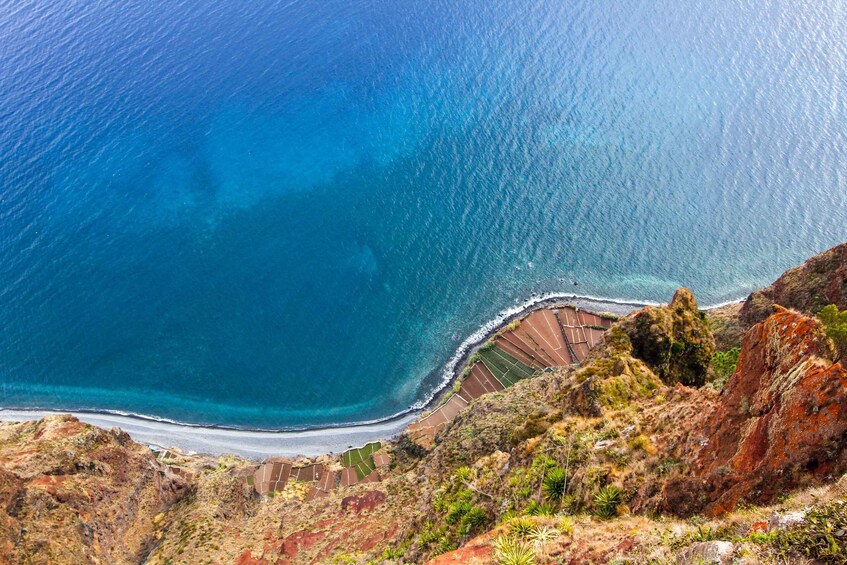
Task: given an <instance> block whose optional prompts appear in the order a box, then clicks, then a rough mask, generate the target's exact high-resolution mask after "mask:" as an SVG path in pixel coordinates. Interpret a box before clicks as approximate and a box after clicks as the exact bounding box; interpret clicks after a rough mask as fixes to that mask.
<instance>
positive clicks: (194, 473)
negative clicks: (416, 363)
mask: <svg viewBox="0 0 847 565" xmlns="http://www.w3.org/2000/svg"><path fill="white" fill-rule="evenodd" d="M845 249H847V246H840V247H838V248H835V249H833V250H831V251H829V252H827V253H825V254H823V255H822V256H819V258H816V259H814V260H810V261H809V262H807V264H806V265H804V266H803V267H800V268H798V269H799V270H798V269H792V271H789V272H788V273H786V274H785V275H783V277H781V278H780V281H777V283H774V285H772V286H771V287H769V289H765V291H762V292H761V293H758V294H757V293H754V295H753V296H751V298H750V299H749V300H748V301H747V302H746V303H745V304H744V305H743V306H739V305H732V306H730V307H726V308H723V309H721V310H720V311H717V312H714V311H712V312H709V313H702V312H701V311H700V310H699V309H698V306H697V302H696V300H695V298H694V296H693V294H692V293H691V292H690V291H688V290H686V289H680V290H679V291H678V292H677V293H676V294H675V295H674V297H673V299H672V300H671V302H670V303H669V304H668V305H667V306H661V307H649V308H644V309H642V310H639V311H637V312H635V313H633V314H631V315H630V316H628V317H626V318H624V319H622V320H618V321H617V322H615V323H613V324H608V323H607V324H606V325H605V326H602V327H601V326H599V325H598V326H597V327H596V328H595V327H592V330H595V331H597V332H598V335H599V336H600V338H598V339H601V340H602V343H600V344H598V345H596V346H594V347H593V348H591V349H590V351H589V350H588V349H587V348H586V353H585V355H584V357H581V359H582V361H581V363H579V364H578V365H576V364H573V365H568V366H559V367H555V366H554V367H551V366H544V367H543V368H542V369H539V370H538V371H537V372H536V373H535V374H534V375H533V376H532V377H527V378H524V379H520V380H519V381H517V382H515V383H514V384H513V385H512V386H510V387H508V388H505V389H502V390H497V391H492V392H486V393H485V394H482V395H481V396H479V397H476V398H472V399H471V400H470V402H469V403H468V404H467V406H466V407H464V408H463V409H462V410H461V411H459V412H458V413H457V414H455V415H454V417H453V418H452V419H450V420H448V421H446V422H444V424H443V425H442V426H439V427H438V429H437V430H436V431H434V432H433V433H432V434H431V436H432V437H430V438H429V439H430V441H428V442H427V444H426V448H425V447H424V446H422V445H421V444H419V443H415V442H414V441H412V440H410V439H409V438H408V437H403V438H400V439H398V440H396V441H392V442H383V444H382V445H381V447H380V449H379V454H380V455H379V458H378V461H379V465H380V473H379V474H380V476H381V479H382V480H381V481H380V482H372V481H369V480H364V479H363V480H361V481H360V482H356V481H353V480H352V477H353V475H350V474H349V473H351V471H350V470H349V469H347V470H346V471H345V470H344V469H342V468H341V467H340V463H339V461H338V458H334V457H330V456H322V457H319V458H316V459H308V460H307V459H298V460H294V461H284V462H283V461H278V460H275V459H274V460H272V462H270V463H268V465H266V466H263V467H261V468H263V469H267V468H269V467H270V468H271V469H276V467H279V468H280V469H287V470H290V472H289V473H288V474H286V475H285V477H287V479H286V481H281V482H280V481H277V483H276V488H274V489H268V490H265V491H262V492H263V494H262V495H260V494H258V492H257V489H256V488H255V485H256V483H255V480H256V479H255V477H256V473H257V469H259V467H258V466H257V464H256V462H252V461H247V460H244V459H241V458H238V457H232V456H221V457H208V456H185V455H182V454H180V453H179V452H178V451H176V450H174V451H169V452H167V453H165V454H160V455H159V456H156V455H155V454H154V453H152V452H151V451H150V450H149V449H148V448H146V447H144V446H140V445H137V444H135V443H133V442H132V441H130V440H129V438H128V437H127V436H126V434H123V433H122V432H120V431H118V430H111V431H105V430H98V429H96V428H92V427H91V426H86V425H84V424H82V423H80V422H79V421H77V420H75V419H74V418H71V417H51V418H47V419H45V420H42V421H39V422H27V423H21V424H2V425H0V562H9V563H140V562H146V563H151V564H171V563H192V564H193V563H237V564H240V565H270V564H286V563H398V564H399V563H420V562H426V561H428V560H432V561H433V562H434V563H491V562H499V563H563V562H564V563H610V562H620V563H667V562H679V563H703V562H707V563H729V562H733V561H737V562H745V563H760V562H774V563H781V562H796V561H798V560H800V559H810V560H811V559H814V560H816V561H810V562H823V563H845V562H847V503H845V498H847V475H845V476H843V474H844V473H845V471H847V449H845V448H847V439H846V438H847V372H845V369H844V368H843V367H842V365H841V364H840V363H838V362H836V361H835V354H834V352H833V349H832V343H831V342H830V340H829V338H828V337H827V335H826V333H825V332H824V330H823V328H822V326H821V324H820V322H819V321H818V320H817V319H815V318H814V317H813V316H812V315H811V313H812V312H814V311H815V310H816V308H817V306H818V305H819V304H822V303H823V302H830V301H831V302H834V303H838V304H840V305H841V307H842V308H844V304H843V297H844V291H843V280H844V279H843V276H844V272H845V268H847V254H845V252H844V250H845ZM803 277H808V281H807V283H804V282H803ZM786 303H787V305H788V306H791V305H793V306H794V307H795V308H800V309H802V310H803V312H800V311H795V310H789V309H786V308H783V307H780V306H778V305H779V304H786ZM609 326H611V327H609ZM539 335H540V334H539ZM742 335H743V340H742V337H741V336H742ZM523 338H524V339H526V340H530V339H531V338H532V334H531V332H529V331H527V332H526V335H525V336H524V337H523ZM539 339H541V338H540V337H539ZM516 343H517V342H516ZM505 346H508V344H504V347H505ZM731 347H739V351H738V352H737V353H738V354H739V356H738V362H737V365H735V364H734V361H733V363H732V364H731V365H730V366H729V367H730V368H729V369H727V376H728V380H726V383H725V385H724V384H723V380H720V381H714V382H709V381H710V378H711V376H712V373H713V372H714V359H715V357H716V355H715V353H716V351H717V350H726V349H727V348H731ZM513 351H514V352H515V354H519V352H518V351H517V350H513ZM528 359H529V357H528ZM529 360H530V361H531V359H529ZM733 367H734V369H733ZM724 368H725V367H724ZM730 375H731V376H730ZM376 462H377V458H374V459H373V464H374V465H376V464H377V463H376ZM286 465H287V467H286ZM318 468H319V469H321V470H322V472H323V473H324V474H323V475H321V476H322V477H327V480H326V482H327V483H329V482H332V480H331V479H332V478H335V479H336V480H335V483H333V484H334V485H335V488H327V489H317V488H316V483H315V482H314V480H313V481H312V482H309V481H308V480H303V478H302V476H301V474H300V473H296V472H294V471H293V470H297V469H312V470H314V469H318ZM345 472H346V473H348V475H346V476H347V477H348V478H350V479H351V481H350V484H347V483H345V482H344V481H343V480H342V481H338V480H337V479H338V477H340V476H343V475H344V473H345ZM277 474H279V473H277ZM264 493H266V494H264Z"/></svg>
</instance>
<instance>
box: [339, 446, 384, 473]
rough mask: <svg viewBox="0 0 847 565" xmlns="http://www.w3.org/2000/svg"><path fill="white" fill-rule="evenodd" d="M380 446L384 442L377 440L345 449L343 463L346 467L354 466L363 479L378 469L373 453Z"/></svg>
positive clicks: (342, 457) (342, 455)
mask: <svg viewBox="0 0 847 565" xmlns="http://www.w3.org/2000/svg"><path fill="white" fill-rule="evenodd" d="M380 447H382V444H381V443H379V442H378V441H375V442H372V443H368V444H366V445H365V446H363V447H359V448H356V449H350V450H348V451H345V452H344V453H342V454H341V464H342V465H344V466H345V467H353V469H354V470H355V471H356V476H357V477H359V480H360V481H361V480H362V479H364V478H365V477H367V476H368V475H369V474H370V473H371V472H373V470H374V469H376V465H375V464H374V459H373V454H374V453H375V452H376V451H379V448H380Z"/></svg>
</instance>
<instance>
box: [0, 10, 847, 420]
mask: <svg viewBox="0 0 847 565" xmlns="http://www.w3.org/2000/svg"><path fill="white" fill-rule="evenodd" d="M845 135H847V14H845V8H844V7H843V6H842V5H841V4H839V3H823V2H802V1H796V2H766V1H761V0H751V1H749V2H748V1H744V2H729V1H722V0H719V1H714V0H704V1H689V2H680V1H678V0H667V1H656V2H641V1H635V0H623V1H620V2H605V1H596V0H587V1H584V2H579V1H564V0H551V1H548V2H542V1H518V0H504V1H492V0H465V1H456V0H444V1H434V0H433V1H419V2H413V1H397V0H369V1H364V0H362V1H350V0H344V1H336V0H311V1H306V0H304V1H289V2H270V1H266V0H253V1H251V2H244V1H242V0H238V1H235V0H220V1H218V2H201V1H198V0H194V1H186V0H168V1H161V0H148V1H145V2H138V1H132V0H121V1H117V0H104V1H101V2H52V1H48V0H15V1H5V2H4V1H0V405H2V406H17V407H27V406H37V407H55V408H63V409H67V408H93V409H113V410H122V411H127V412H135V413H142V414H150V415H156V416H161V417H166V418H172V419H176V420H181V421H187V422H195V423H217V424H229V425H244V426H259V427H286V426H303V425H318V424H326V423H338V422H350V421H358V420H366V419H374V418H380V417H385V416H388V415H390V414H393V413H396V412H398V411H400V410H403V409H404V408H406V407H408V406H409V405H412V404H414V403H415V402H417V401H419V400H421V399H424V398H426V396H427V393H428V392H430V391H431V390H432V389H433V387H434V386H435V385H437V384H438V381H439V379H440V369H441V368H442V367H443V366H444V363H445V362H446V361H447V360H448V359H449V358H450V356H451V355H452V354H453V352H454V351H455V349H456V347H457V346H458V344H459V343H460V342H461V341H462V340H463V339H465V337H467V336H468V335H469V334H471V333H472V332H473V331H474V330H475V329H476V328H477V327H479V326H480V325H481V324H482V323H484V322H486V321H487V320H490V319H492V318H493V317H495V316H496V315H497V313H498V312H499V311H501V310H503V309H504V308H506V307H509V306H513V305H514V304H515V302H516V301H521V300H523V299H525V298H526V297H528V296H530V295H531V294H532V293H533V292H536V293H543V292H555V291H569V292H574V291H575V292H579V293H582V294H589V295H595V296H605V297H612V298H626V299H636V300H650V301H665V300H667V299H668V298H669V297H670V296H671V294H672V292H673V290H674V289H676V288H677V287H678V286H680V285H686V286H689V287H690V288H692V289H693V290H694V291H695V293H696V294H697V296H698V297H699V299H700V301H701V303H703V304H714V303H717V302H721V301H725V300H729V299H735V298H739V297H741V296H743V295H744V294H746V293H747V292H749V291H750V290H752V289H754V288H756V287H759V286H762V285H764V284H767V283H768V282H770V281H771V280H772V279H773V278H775V277H776V276H777V275H778V274H779V273H780V272H782V271H783V270H784V269H785V268H787V267H789V266H791V265H793V264H795V263H798V262H799V261H801V260H803V259H804V258H806V257H807V256H809V255H811V254H813V253H815V252H818V251H821V250H823V249H825V248H827V247H829V246H831V245H833V244H836V243H838V242H840V241H842V240H845V239H847V159H845V153H847V143H845V141H847V140H845ZM572 281H577V282H578V283H579V285H578V286H577V287H574V286H573V283H572Z"/></svg>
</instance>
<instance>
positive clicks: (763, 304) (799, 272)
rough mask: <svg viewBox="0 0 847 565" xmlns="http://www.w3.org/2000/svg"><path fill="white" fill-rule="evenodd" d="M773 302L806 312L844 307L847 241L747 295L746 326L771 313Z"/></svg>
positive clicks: (743, 317)
mask: <svg viewBox="0 0 847 565" xmlns="http://www.w3.org/2000/svg"><path fill="white" fill-rule="evenodd" d="M775 304H776V305H779V306H782V307H784V308H791V309H794V310H797V311H800V312H804V313H807V314H814V313H817V312H818V311H819V310H820V309H821V308H823V307H824V306H826V305H827V304H835V305H836V306H838V309H839V310H845V309H847V243H842V244H841V245H837V246H835V247H833V248H832V249H830V250H828V251H825V252H823V253H820V254H818V255H815V256H814V257H812V258H810V259H809V260H808V261H806V262H805V263H803V264H802V265H800V266H798V267H794V268H793V269H789V270H788V271H786V272H785V273H783V275H782V276H780V277H779V278H778V279H777V280H776V281H774V283H773V284H771V285H770V286H768V287H767V288H763V289H761V290H757V291H755V292H753V293H752V294H750V296H749V297H748V298H747V300H746V301H745V302H744V306H743V307H742V308H741V314H740V318H741V321H742V322H743V323H744V324H745V326H746V327H750V326H752V325H753V324H756V323H758V322H761V321H762V320H764V319H765V318H767V317H768V316H770V315H771V314H772V313H773V306H774V305H775Z"/></svg>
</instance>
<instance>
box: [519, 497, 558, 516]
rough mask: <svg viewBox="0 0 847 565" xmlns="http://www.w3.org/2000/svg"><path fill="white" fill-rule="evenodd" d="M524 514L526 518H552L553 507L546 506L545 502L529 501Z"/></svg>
mask: <svg viewBox="0 0 847 565" xmlns="http://www.w3.org/2000/svg"><path fill="white" fill-rule="evenodd" d="M524 514H526V515H527V516H552V515H553V507H552V506H550V505H549V504H547V503H546V502H544V503H540V502H536V501H534V500H531V501H530V503H529V504H527V506H526V508H525V509H524Z"/></svg>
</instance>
